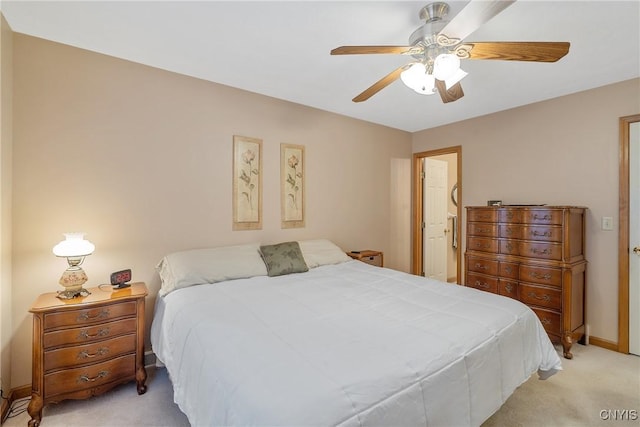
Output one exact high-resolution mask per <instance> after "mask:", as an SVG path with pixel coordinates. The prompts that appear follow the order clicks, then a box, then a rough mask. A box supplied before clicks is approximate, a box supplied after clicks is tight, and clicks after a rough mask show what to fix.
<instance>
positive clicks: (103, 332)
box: [78, 328, 109, 340]
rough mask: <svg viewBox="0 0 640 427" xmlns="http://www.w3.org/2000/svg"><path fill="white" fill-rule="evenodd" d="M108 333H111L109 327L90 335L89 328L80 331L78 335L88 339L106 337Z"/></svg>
mask: <svg viewBox="0 0 640 427" xmlns="http://www.w3.org/2000/svg"><path fill="white" fill-rule="evenodd" d="M106 335H109V328H103V329H100V330H99V331H98V332H97V333H95V334H93V335H89V330H87V329H85V330H84V331H81V332H80V334H79V335H78V337H79V338H83V339H85V340H86V339H89V338H97V337H104V336H106Z"/></svg>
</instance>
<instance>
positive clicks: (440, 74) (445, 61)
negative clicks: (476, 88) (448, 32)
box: [433, 53, 464, 84]
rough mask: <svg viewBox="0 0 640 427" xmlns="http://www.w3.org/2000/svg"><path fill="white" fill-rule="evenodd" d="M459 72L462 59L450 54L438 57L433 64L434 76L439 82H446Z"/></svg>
mask: <svg viewBox="0 0 640 427" xmlns="http://www.w3.org/2000/svg"><path fill="white" fill-rule="evenodd" d="M458 70H460V58H458V57H457V56H456V55H453V54H450V53H443V54H440V55H438V56H437V57H436V59H435V61H434V62H433V76H434V77H435V78H436V79H438V80H443V81H446V80H447V79H448V78H450V77H452V76H454V75H455V74H456V72H457V71H458ZM462 77H464V76H462ZM462 77H461V78H462ZM454 84H455V83H454Z"/></svg>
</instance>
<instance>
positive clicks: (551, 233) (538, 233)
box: [522, 225, 562, 242]
mask: <svg viewBox="0 0 640 427" xmlns="http://www.w3.org/2000/svg"><path fill="white" fill-rule="evenodd" d="M522 238H523V239H525V240H540V241H545V242H561V241H562V227H558V226H551V225H549V226H544V225H527V226H523V228H522Z"/></svg>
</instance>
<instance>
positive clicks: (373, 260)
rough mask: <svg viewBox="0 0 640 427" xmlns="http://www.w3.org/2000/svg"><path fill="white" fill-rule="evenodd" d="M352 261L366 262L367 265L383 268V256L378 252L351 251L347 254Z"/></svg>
mask: <svg viewBox="0 0 640 427" xmlns="http://www.w3.org/2000/svg"><path fill="white" fill-rule="evenodd" d="M347 255H349V256H350V257H351V258H353V259H357V260H360V261H362V262H366V263H367V264H371V265H375V266H376V267H383V266H384V265H383V254H382V252H380V251H371V250H369V249H367V250H364V251H355V252H354V251H351V252H347Z"/></svg>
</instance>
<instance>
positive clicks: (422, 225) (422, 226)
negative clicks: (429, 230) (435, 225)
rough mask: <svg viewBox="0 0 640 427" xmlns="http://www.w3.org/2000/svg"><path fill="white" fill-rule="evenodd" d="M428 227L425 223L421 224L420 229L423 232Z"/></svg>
mask: <svg viewBox="0 0 640 427" xmlns="http://www.w3.org/2000/svg"><path fill="white" fill-rule="evenodd" d="M426 226H427V225H426V224H425V223H424V222H423V223H420V228H422V229H423V230H424V229H425V227H426Z"/></svg>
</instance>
